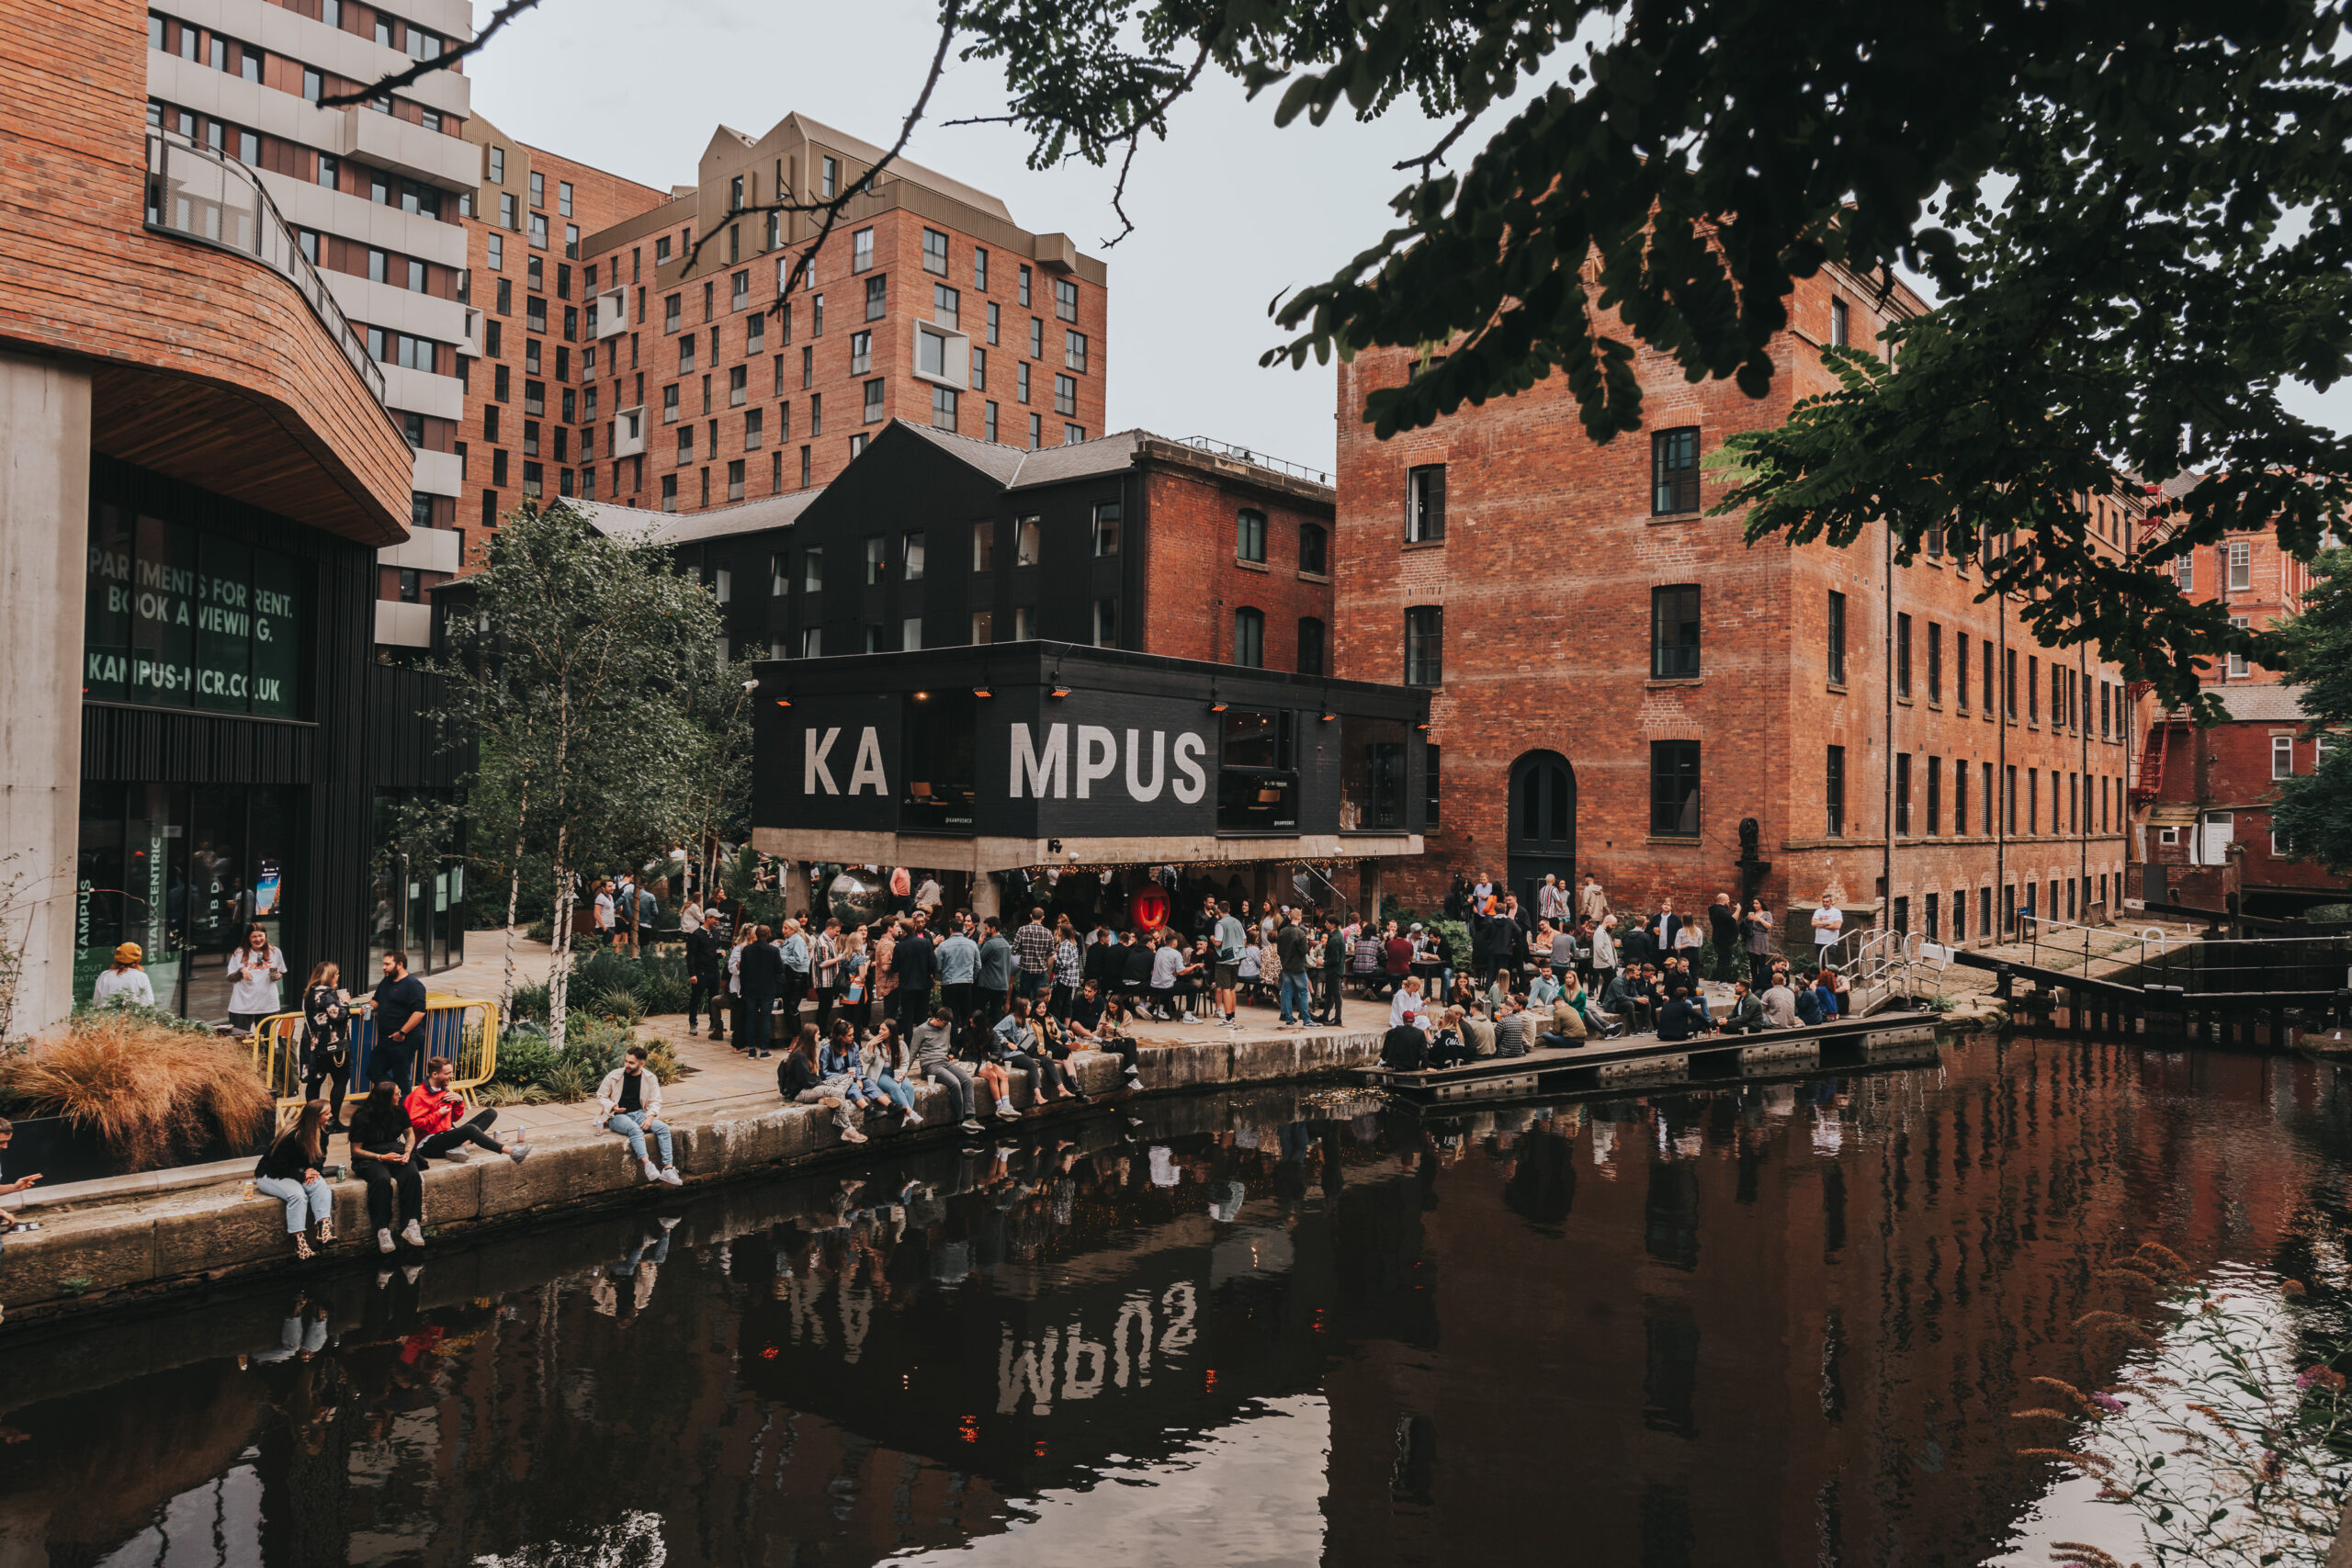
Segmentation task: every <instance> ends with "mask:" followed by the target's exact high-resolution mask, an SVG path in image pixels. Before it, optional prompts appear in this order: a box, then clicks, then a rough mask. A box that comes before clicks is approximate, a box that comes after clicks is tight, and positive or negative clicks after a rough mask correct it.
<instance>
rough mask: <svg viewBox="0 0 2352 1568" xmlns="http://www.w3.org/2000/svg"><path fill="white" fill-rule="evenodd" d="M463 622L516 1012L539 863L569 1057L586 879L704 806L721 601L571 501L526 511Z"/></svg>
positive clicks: (472, 800) (553, 1019)
mask: <svg viewBox="0 0 2352 1568" xmlns="http://www.w3.org/2000/svg"><path fill="white" fill-rule="evenodd" d="M467 581H468V583H469V586H470V587H471V590H472V592H473V596H474V600H473V610H474V615H472V617H471V618H470V619H464V620H462V621H461V620H460V619H459V618H458V617H452V621H451V626H450V631H449V641H450V645H451V649H452V652H453V655H454V658H453V660H451V662H450V663H449V664H448V665H447V667H446V668H445V670H444V671H443V672H444V673H445V674H446V675H447V677H448V681H449V685H448V697H447V704H446V705H445V707H444V709H443V716H444V717H445V718H447V720H448V721H449V722H450V724H451V725H452V727H453V728H458V729H459V730H460V732H470V733H471V734H472V736H473V737H474V739H475V740H476V742H477V744H478V745H479V748H480V757H479V761H478V762H477V764H476V769H475V772H474V774H473V777H472V779H471V781H470V788H469V792H468V808H469V813H470V814H471V815H472V817H473V820H474V825H475V828H476V830H477V831H478V832H480V833H481V835H482V836H483V837H484V838H485V839H486V840H488V841H491V842H493V843H497V844H500V845H503V846H512V849H513V854H512V856H511V858H510V861H509V865H510V867H511V869H510V871H509V886H508V889H507V911H506V933H505V935H506V978H505V984H504V987H503V991H502V996H501V999H500V1009H501V1012H502V1014H503V1013H504V1012H505V1011H507V1010H509V1009H510V1008H511V1006H512V1003H513V999H514V989H515V958H514V953H515V911H516V905H517V903H518V902H519V899H520V895H521V891H522V878H523V875H524V873H525V868H526V866H527V867H529V868H530V870H531V872H532V874H537V875H544V876H546V877H547V878H548V888H549V892H550V895H551V897H552V899H553V903H554V926H555V930H554V935H553V939H552V942H553V947H554V958H553V962H552V964H550V966H549V969H548V1039H549V1042H550V1043H552V1044H553V1045H554V1046H555V1048H556V1049H558V1050H561V1049H562V1048H563V1043H564V1021H565V1015H566V1009H567V998H568V992H569V986H570V980H571V935H572V919H571V917H572V908H573V904H574V902H575V900H576V899H577V897H578V896H579V891H580V887H581V884H582V875H583V874H584V873H585V872H587V871H588V870H589V869H591V867H592V865H593V863H594V859H595V857H596V856H598V855H599V854H605V853H609V852H612V847H613V846H615V845H620V844H639V843H644V842H647V841H650V840H667V838H668V837H669V836H670V835H673V834H675V833H678V832H681V831H684V830H686V829H689V828H690V827H691V826H692V825H693V823H694V821H695V818H696V816H697V812H696V810H695V801H696V795H697V793H698V791H697V788H696V784H697V773H699V771H700V770H701V769H702V768H703V767H705V766H706V765H707V753H708V747H707V742H706V740H705V738H704V736H703V734H702V732H701V730H700V729H699V728H698V727H697V726H696V724H695V717H694V711H695V707H696V705H697V704H698V703H700V702H704V701H707V695H706V694H707V688H708V687H710V686H711V684H712V683H713V682H717V681H719V680H720V679H722V678H723V671H722V669H721V666H720V664H719V660H718V630H719V620H718V604H717V603H716V602H715V601H714V600H713V599H712V597H711V595H710V592H709V591H708V590H707V589H706V588H704V587H703V586H702V584H700V583H699V582H696V581H692V580H691V579H688V578H685V577H684V576H681V575H680V574H679V573H678V572H676V571H675V570H673V568H672V566H671V562H670V558H669V555H668V553H667V552H666V551H664V550H662V548H660V547H657V546H654V545H651V544H650V543H647V542H645V541H643V540H641V539H625V538H616V537H610V536H605V534H603V533H601V532H599V531H598V530H597V528H596V527H595V525H594V524H593V523H592V522H590V520H589V518H588V516H587V514H586V513H583V512H581V511H580V510H578V509H576V508H574V507H571V506H569V505H567V504H565V503H564V502H560V501H559V502H555V503H553V504H552V505H549V506H547V507H545V508H544V509H533V508H529V507H526V508H525V509H523V510H521V511H518V512H516V513H514V514H512V515H511V516H510V518H509V519H508V521H507V523H506V525H505V526H503V528H501V529H500V530H499V533H498V536H497V537H496V539H495V540H494V541H493V542H492V547H491V558H490V565H489V566H488V567H487V568H486V569H484V570H482V571H481V572H478V573H476V574H475V575H474V576H473V577H471V578H469V579H468V580H467Z"/></svg>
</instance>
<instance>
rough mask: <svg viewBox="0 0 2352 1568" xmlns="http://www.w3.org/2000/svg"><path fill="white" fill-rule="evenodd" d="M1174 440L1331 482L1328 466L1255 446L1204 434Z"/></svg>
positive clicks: (1299, 476)
mask: <svg viewBox="0 0 2352 1568" xmlns="http://www.w3.org/2000/svg"><path fill="white" fill-rule="evenodd" d="M1176 440H1177V441H1178V442H1179V443H1180V444H1181V445H1182V446H1197V447H1199V448H1200V449H1201V450H1202V451H1204V452H1216V453H1221V454H1223V455H1224V456H1226V457H1238V458H1240V459H1241V460H1242V461H1243V462H1245V463H1254V464H1256V465H1257V466H1258V467H1259V468H1272V469H1273V470H1274V471H1275V472H1276V473H1278V474H1288V475H1289V476H1290V477H1291V478H1293V479H1312V480H1313V481H1314V482H1315V483H1317V484H1319V485H1328V484H1329V483H1330V482H1331V472H1330V470H1329V469H1328V468H1308V467H1307V466H1306V464H1304V463H1294V462H1292V461H1290V460H1289V459H1288V458H1286V457H1268V456H1267V455H1266V454H1265V453H1263V452H1261V451H1259V450H1257V449H1256V448H1255V447H1250V446H1235V445H1234V444H1233V443H1232V442H1230V441H1218V440H1216V439H1215V438H1213V437H1211V436H1206V435H1180V436H1178V437H1176Z"/></svg>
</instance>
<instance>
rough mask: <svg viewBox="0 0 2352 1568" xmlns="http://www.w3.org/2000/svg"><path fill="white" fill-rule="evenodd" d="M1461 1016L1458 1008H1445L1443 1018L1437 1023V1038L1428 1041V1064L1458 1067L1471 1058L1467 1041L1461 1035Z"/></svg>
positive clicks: (1461, 1013)
mask: <svg viewBox="0 0 2352 1568" xmlns="http://www.w3.org/2000/svg"><path fill="white" fill-rule="evenodd" d="M1463 1017H1464V1015H1463V1011H1462V1010H1461V1009H1460V1008H1448V1009H1446V1010H1445V1018H1444V1020H1443V1021H1442V1022H1440V1023H1439V1025H1438V1031H1437V1038H1436V1039H1435V1040H1433V1041H1431V1042H1430V1054H1429V1065H1430V1066H1432V1067H1458V1066H1462V1065H1463V1064H1464V1063H1465V1062H1468V1061H1470V1060H1471V1059H1472V1056H1471V1053H1470V1044H1469V1042H1467V1041H1466V1040H1464V1039H1463V1037H1462V1024H1463Z"/></svg>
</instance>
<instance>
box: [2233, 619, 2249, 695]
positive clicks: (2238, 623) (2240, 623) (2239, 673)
mask: <svg viewBox="0 0 2352 1568" xmlns="http://www.w3.org/2000/svg"><path fill="white" fill-rule="evenodd" d="M2252 624H2253V623H2252V622H2251V621H2250V620H2249V619H2248V618H2247V617H2246V616H2245V615H2232V616H2231V617H2230V625H2231V626H2232V627H2233V628H2234V629H2236V630H2238V631H2244V630H2245V629H2246V628H2247V626H2250V625H2252ZM2249 671H2250V667H2249V666H2248V664H2247V662H2246V657H2245V654H2243V653H2239V652H2236V651H2235V650H2233V651H2232V652H2231V654H2230V662H2229V674H2230V678H2231V679H2232V680H2244V679H2245V677H2246V675H2247V674H2248V673H2249Z"/></svg>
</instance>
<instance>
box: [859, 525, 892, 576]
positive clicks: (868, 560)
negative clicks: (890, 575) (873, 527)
mask: <svg viewBox="0 0 2352 1568" xmlns="http://www.w3.org/2000/svg"><path fill="white" fill-rule="evenodd" d="M888 570H890V556H889V546H888V543H887V542H886V541H885V540H884V539H883V538H882V536H880V535H878V534H876V535H875V536H873V537H871V538H869V539H867V540H866V541H865V584H866V586H867V587H869V588H871V587H873V586H874V585H875V584H876V583H877V582H879V581H882V579H883V576H884V575H885V574H886V573H887V572H888Z"/></svg>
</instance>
